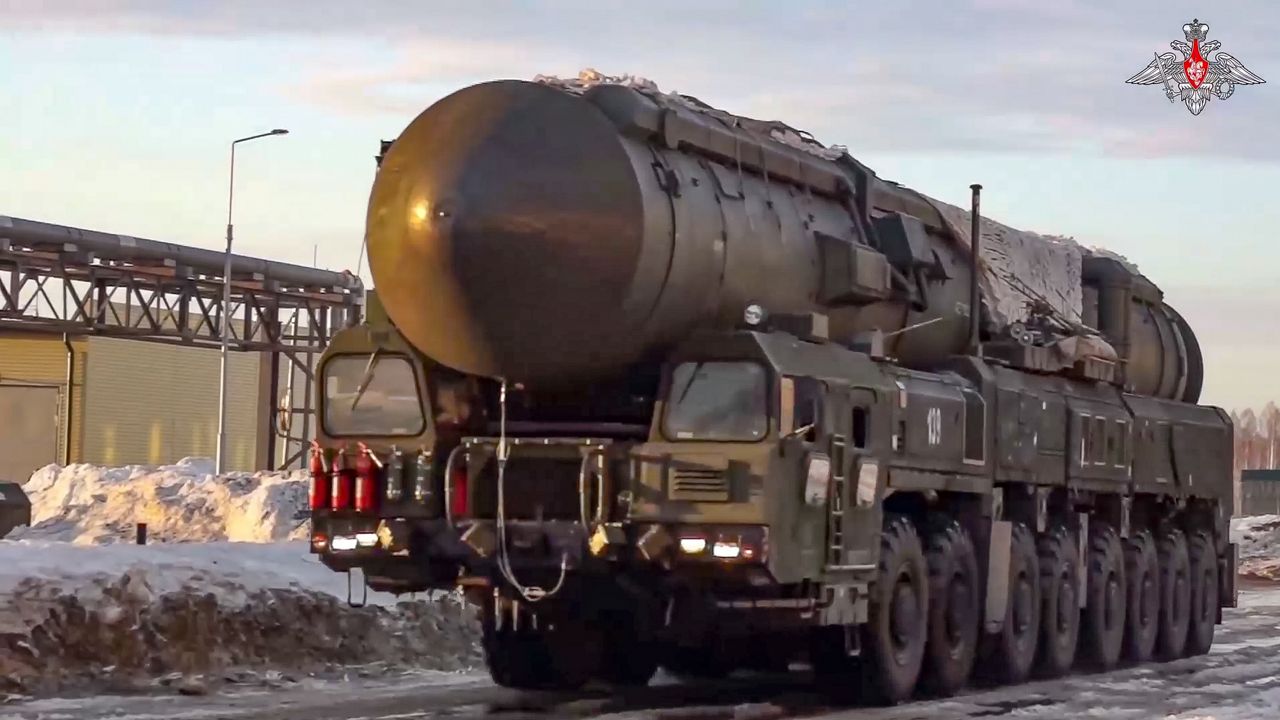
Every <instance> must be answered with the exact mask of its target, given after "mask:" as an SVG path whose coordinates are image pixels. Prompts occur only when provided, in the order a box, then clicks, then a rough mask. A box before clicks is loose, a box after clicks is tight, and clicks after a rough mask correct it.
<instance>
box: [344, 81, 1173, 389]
mask: <svg viewBox="0 0 1280 720" xmlns="http://www.w3.org/2000/svg"><path fill="white" fill-rule="evenodd" d="M670 97H671V96H657V95H655V94H651V93H644V92H641V91H639V90H637V89H634V88H631V87H627V86H624V85H618V84H602V85H598V86H596V87H593V88H590V89H587V90H585V92H581V93H578V92H568V91H566V90H565V89H564V88H561V87H556V86H554V85H549V84H543V83H534V82H524V81H514V80H505V81H496V82H490V83H483V84H480V85H475V86H471V87H468V88H464V89H462V90H459V91H457V92H455V93H453V94H451V95H449V96H448V97H445V98H444V99H442V100H440V101H439V102H437V103H435V104H434V105H432V106H431V107H429V108H427V109H426V110H424V111H423V112H422V113H421V114H420V115H419V116H418V117H417V118H416V119H414V120H413V122H412V123H410V124H409V126H408V127H407V128H405V130H404V131H403V133H401V134H400V136H399V137H397V138H396V140H395V141H394V142H393V143H392V145H391V146H390V148H389V149H387V151H386V153H385V155H384V156H383V158H382V160H381V165H380V169H379V171H378V175H377V177H376V179H375V181H374V184H373V189H372V193H371V196H370V201H369V212H368V218H367V242H368V254H369V265H370V270H371V272H372V274H373V277H374V281H375V286H376V287H377V290H378V294H379V296H380V298H381V299H382V301H383V304H384V306H385V308H386V310H387V313H388V315H389V316H390V318H391V319H392V321H393V322H394V323H395V324H396V326H397V327H398V328H399V330H400V331H401V332H402V333H403V334H404V335H405V336H406V337H407V338H408V339H409V340H410V341H411V342H412V343H413V344H414V345H415V346H416V347H418V348H419V350H421V351H422V352H423V353H424V354H425V355H427V356H429V357H431V358H433V359H434V360H436V361H438V362H441V363H443V364H445V365H448V366H450V367H453V368H455V369H457V370H460V371H463V372H468V373H474V374H478V375H484V376H489V377H505V378H508V379H510V380H513V381H522V382H527V383H533V384H537V383H554V382H557V381H559V382H589V381H590V379H591V378H593V377H598V376H601V375H604V374H608V373H611V372H616V371H619V370H621V369H622V368H624V367H625V366H627V365H629V364H632V363H634V362H637V361H640V360H643V359H645V358H646V357H649V356H652V355H654V354H655V353H659V352H660V351H661V350H662V349H663V348H664V347H665V346H667V345H669V344H670V343H672V342H675V341H678V340H679V339H680V338H682V337H683V336H685V335H686V334H687V333H688V332H689V331H691V330H693V329H695V328H704V327H731V326H733V325H736V324H738V323H739V322H740V321H741V318H742V315H743V311H744V309H745V308H746V307H747V306H748V305H751V304H758V305H760V306H761V307H763V308H764V309H766V311H767V312H769V313H772V314H792V313H808V312H820V313H824V314H826V315H827V316H828V317H829V319H830V333H831V337H832V338H833V339H835V340H845V341H847V340H852V338H853V337H854V335H855V334H856V333H858V332H860V331H863V330H867V329H871V328H877V329H880V330H883V331H885V332H893V331H895V330H900V329H902V328H904V327H908V326H915V325H919V327H918V328H917V329H914V330H911V331H908V332H903V333H898V334H896V335H894V336H892V338H891V341H890V351H891V353H892V354H893V356H894V357H896V358H897V359H898V360H899V361H900V362H902V363H903V364H906V365H909V366H920V367H927V366H928V365H929V364H930V363H932V362H937V361H940V360H942V359H944V358H946V357H947V356H949V355H954V354H959V353H963V352H964V351H965V348H966V342H967V326H968V314H969V309H968V292H969V287H970V283H969V276H970V269H969V259H968V241H967V237H962V235H964V233H962V232H959V231H957V228H956V225H955V224H954V223H953V222H950V221H948V220H947V219H946V218H945V217H944V216H943V215H942V213H940V212H939V209H938V206H937V205H936V204H935V203H933V202H931V201H929V200H928V199H927V198H925V197H924V196H922V195H919V194H917V193H914V192H913V191H911V190H908V189H906V188H902V187H899V186H896V185H893V184H891V183H887V182H884V181H881V180H879V179H877V178H876V177H875V175H874V173H871V172H870V171H869V170H867V169H866V168H863V167H862V166H861V165H859V164H858V163H856V161H854V160H853V159H852V158H849V157H848V156H847V155H843V154H839V153H835V154H829V153H820V152H814V151H813V150H812V149H810V148H803V147H798V146H794V145H793V144H788V143H786V142H782V141H779V140H778V139H777V138H776V136H771V135H770V133H769V131H768V129H767V127H768V125H767V124H763V123H759V124H756V125H753V123H756V121H751V120H748V119H745V118H738V117H736V116H732V115H729V114H727V113H722V112H720V111H715V110H712V109H709V108H699V107H697V106H696V105H694V104H693V103H695V102H696V101H687V100H688V99H686V101H687V102H668V101H665V100H664V98H670ZM813 145H814V147H817V148H821V146H818V145H816V143H814V144H813ZM984 237H985V233H984ZM1077 263H1078V258H1077ZM1076 273H1077V276H1078V274H1079V270H1078V269H1077V270H1076ZM1077 283H1078V280H1077ZM992 290H993V288H992V286H991V281H990V278H989V277H985V276H984V278H983V291H984V305H986V309H985V311H984V317H986V318H987V319H988V321H990V320H991V319H992V318H993V317H994V316H993V311H994V310H995V305H993V304H992V303H991V297H990V296H991V292H992ZM1075 293H1076V296H1077V297H1079V296H1080V295H1081V292H1080V289H1079V287H1078V284H1077V287H1076V288H1075ZM1126 297H1129V296H1126ZM1112 298H1113V296H1111V295H1109V296H1108V299H1112ZM1103 305H1106V303H1101V304H1100V305H1098V307H1101V306H1103ZM1077 307H1079V302H1078V301H1077ZM1091 307H1092V306H1091ZM1092 309H1094V310H1095V312H1096V310H1097V308H1096V307H1093V308H1092ZM1076 312H1077V313H1079V312H1080V310H1079V309H1077V311H1076ZM1135 312H1136V310H1135ZM922 323H927V324H922ZM1183 327H1185V325H1184V326H1183ZM1186 330H1187V332H1189V328H1187V329H1186ZM1160 337H1163V336H1160ZM1170 343H1171V348H1172V349H1168V350H1169V352H1168V353H1165V352H1164V351H1165V350H1166V349H1167V348H1163V347H1162V348H1161V349H1160V353H1158V354H1160V355H1161V356H1162V357H1163V356H1164V355H1165V354H1168V355H1174V354H1176V353H1177V352H1184V353H1185V351H1186V348H1187V347H1188V346H1191V345H1194V343H1187V342H1181V341H1179V342H1177V343H1173V342H1172V341H1170ZM1179 348H1181V349H1180V350H1179ZM1197 352H1198V350H1197ZM1148 354H1150V353H1148ZM1184 360H1185V358H1184ZM1178 364H1179V363H1177V362H1175V363H1174V365H1178ZM1188 364H1189V363H1187V362H1185V361H1184V362H1181V366H1182V367H1187V366H1188ZM1130 384H1132V378H1130ZM1151 384H1152V383H1147V385H1151ZM1155 384H1156V385H1160V386H1161V387H1164V386H1167V385H1168V383H1167V382H1165V381H1159V382H1157V383H1155ZM1185 386H1186V384H1185V383H1183V384H1182V387H1184V388H1185Z"/></svg>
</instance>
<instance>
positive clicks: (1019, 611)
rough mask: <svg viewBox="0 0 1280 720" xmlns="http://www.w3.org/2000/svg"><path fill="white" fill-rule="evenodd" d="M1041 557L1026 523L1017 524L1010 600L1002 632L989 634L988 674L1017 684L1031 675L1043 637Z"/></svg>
mask: <svg viewBox="0 0 1280 720" xmlns="http://www.w3.org/2000/svg"><path fill="white" fill-rule="evenodd" d="M1040 604H1041V601H1040V560H1039V558H1038V557H1037V555H1036V541H1035V537H1034V536H1033V535H1032V534H1031V531H1030V530H1028V529H1027V526H1026V525H1023V524H1021V523H1014V525H1013V532H1012V534H1011V539H1010V547H1009V600H1008V602H1007V603H1006V606H1005V614H1004V624H1003V627H1001V629H1000V632H998V633H996V634H994V635H989V636H987V639H986V644H987V651H986V652H985V653H984V655H985V656H987V657H988V658H989V662H987V663H984V668H983V670H984V672H983V675H984V677H986V678H988V679H990V680H992V681H994V682H999V683H1006V684H1010V685H1013V684H1017V683H1020V682H1023V681H1024V680H1026V679H1027V678H1028V677H1029V676H1030V675H1031V669H1032V667H1033V666H1034V664H1035V660H1036V647H1037V645H1038V644H1039V637H1040Z"/></svg>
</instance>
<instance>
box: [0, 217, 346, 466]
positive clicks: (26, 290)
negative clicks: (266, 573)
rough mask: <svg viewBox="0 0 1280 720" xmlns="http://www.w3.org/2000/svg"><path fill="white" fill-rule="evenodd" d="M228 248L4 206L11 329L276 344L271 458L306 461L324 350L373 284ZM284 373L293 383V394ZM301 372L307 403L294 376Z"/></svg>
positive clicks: (1, 268)
mask: <svg viewBox="0 0 1280 720" xmlns="http://www.w3.org/2000/svg"><path fill="white" fill-rule="evenodd" d="M225 261H226V255H225V254H224V253H221V252H217V251H213V250H206V249H203V248H195V247H190V246H185V245H175V244H172V243H164V242H158V241H155V240H147V239H144V238H137V237H132V236H128V235H116V234H112V233H105V232H98V231H95V230H84V229H80V228H74V227H68V226H65V225H54V224H50V223H44V222H38V221H34V220H25V219H22V218H16V217H8V216H4V215H0V330H2V329H12V330H23V331H29V332H46V333H59V334H65V335H68V336H86V335H99V336H107V337H117V338H127V339H131V340H143V341H148V342H159V343H171V344H179V345H188V346H194V347H208V348H218V347H220V346H221V337H222V328H223V324H224V323H227V327H228V328H229V330H230V335H231V340H230V347H231V348H232V349H233V350H236V351H241V352H261V353H267V354H268V356H269V358H270V360H269V361H270V367H269V372H270V393H269V395H268V396H267V398H266V400H267V401H268V406H267V407H264V408H262V411H263V412H264V413H266V414H267V416H268V417H269V418H270V422H268V423H265V425H266V427H267V430H266V431H265V432H264V433H263V435H262V437H260V439H259V440H260V442H265V443H266V449H267V465H268V466H269V467H272V468H280V469H283V468H289V467H296V466H299V465H300V464H301V460H302V458H303V457H304V456H305V451H306V449H307V446H308V444H309V442H310V437H311V431H312V422H313V420H312V418H313V415H314V413H315V407H314V406H315V402H314V398H313V397H312V394H313V393H312V386H313V382H312V379H313V375H312V371H313V367H314V360H315V355H316V354H317V353H319V352H320V351H322V350H323V349H324V347H325V345H326V344H327V343H328V341H329V338H330V336H331V335H332V334H333V332H334V331H336V330H338V329H341V328H342V327H346V326H351V325H354V324H356V323H358V322H359V321H360V317H361V312H362V309H363V305H364V286H363V283H361V281H360V279H359V278H358V277H356V276H355V275H352V274H351V273H349V272H341V273H339V272H332V271H329V270H319V269H315V268H308V267H304V266H301V265H293V264H290V263H281V262H273V261H269V260H262V259H258V258H251V257H245V256H240V255H233V256H232V262H231V286H232V294H231V303H230V308H229V309H228V308H223V306H222V288H223V272H224V263H225ZM282 375H283V376H284V378H283V379H284V380H285V382H286V388H285V389H286V392H285V393H282V392H281V390H282V388H281V381H282V377H281V376H282ZM299 378H301V382H302V383H303V386H304V387H303V389H302V392H301V393H300V395H301V403H299V402H298V398H297V395H299V393H296V392H295V381H297V380H298V379H299Z"/></svg>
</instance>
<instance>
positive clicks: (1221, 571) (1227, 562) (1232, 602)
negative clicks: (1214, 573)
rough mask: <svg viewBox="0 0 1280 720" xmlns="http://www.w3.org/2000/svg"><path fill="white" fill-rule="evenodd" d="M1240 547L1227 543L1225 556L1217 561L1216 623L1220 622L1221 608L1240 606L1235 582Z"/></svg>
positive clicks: (1237, 584) (1238, 588) (1237, 587)
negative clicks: (1217, 599)
mask: <svg viewBox="0 0 1280 720" xmlns="http://www.w3.org/2000/svg"><path fill="white" fill-rule="evenodd" d="M1239 563H1240V548H1239V547H1237V546H1236V544H1235V543H1227V552H1226V556H1225V557H1223V558H1221V559H1220V560H1219V561H1218V598H1219V600H1220V602H1219V603H1218V623H1219V624H1220V623H1222V609H1223V608H1236V607H1240V585H1239V583H1237V582H1236V573H1238V572H1239V571H1240V570H1239Z"/></svg>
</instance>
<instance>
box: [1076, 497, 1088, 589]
mask: <svg viewBox="0 0 1280 720" xmlns="http://www.w3.org/2000/svg"><path fill="white" fill-rule="evenodd" d="M1076 518H1077V524H1078V525H1079V527H1080V529H1079V532H1078V534H1077V535H1076V584H1077V585H1078V586H1079V592H1077V593H1076V596H1077V599H1078V601H1079V605H1080V609H1081V610H1083V609H1085V607H1086V606H1088V604H1089V514H1088V513H1076Z"/></svg>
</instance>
